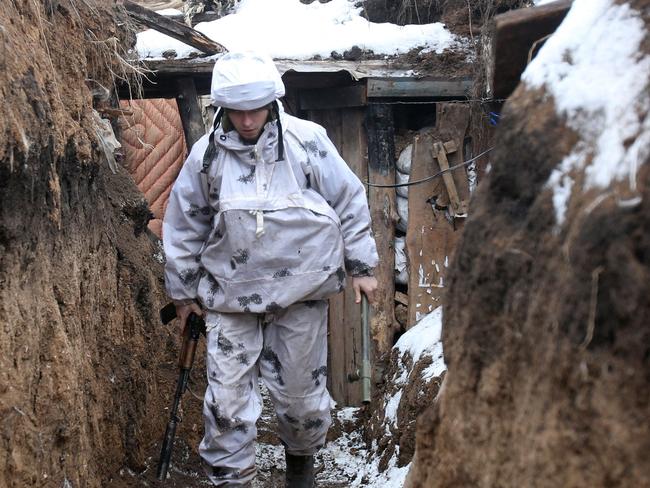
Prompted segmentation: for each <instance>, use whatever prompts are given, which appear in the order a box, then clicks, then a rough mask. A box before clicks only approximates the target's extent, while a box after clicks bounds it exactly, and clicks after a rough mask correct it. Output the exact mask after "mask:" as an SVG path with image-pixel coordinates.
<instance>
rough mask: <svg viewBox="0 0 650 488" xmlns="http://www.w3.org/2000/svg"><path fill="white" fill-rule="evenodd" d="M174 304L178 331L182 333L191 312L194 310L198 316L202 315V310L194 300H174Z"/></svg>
mask: <svg viewBox="0 0 650 488" xmlns="http://www.w3.org/2000/svg"><path fill="white" fill-rule="evenodd" d="M174 305H176V316H177V317H178V319H179V320H178V323H179V333H180V334H181V335H183V333H184V332H185V325H186V324H187V318H188V317H189V316H190V314H191V313H192V312H194V313H195V314H196V315H198V316H199V317H203V315H204V312H203V310H202V309H201V307H200V306H199V304H198V303H196V302H195V301H194V300H192V301H189V302H188V301H186V300H174Z"/></svg>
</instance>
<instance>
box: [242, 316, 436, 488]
mask: <svg viewBox="0 0 650 488" xmlns="http://www.w3.org/2000/svg"><path fill="white" fill-rule="evenodd" d="M441 332H442V308H441V307H438V308H437V309H435V310H434V311H433V312H431V313H429V314H428V315H426V316H424V317H423V318H422V320H420V321H419V322H418V323H417V324H416V325H415V326H414V327H412V328H411V329H409V330H408V331H407V332H406V333H404V334H403V335H402V336H401V337H400V339H399V341H398V342H397V344H395V346H394V349H397V350H398V351H399V357H402V356H403V355H404V354H406V353H407V352H408V353H409V354H410V355H411V357H412V358H413V362H412V365H414V364H415V363H416V362H417V361H418V360H419V359H422V358H423V357H425V356H430V357H431V358H432V360H433V361H432V363H431V365H430V366H429V367H428V368H427V369H425V370H424V371H422V378H423V379H425V380H429V379H433V378H434V377H439V376H440V375H441V374H442V373H443V372H444V371H445V370H446V366H445V362H444V359H443V357H442V342H441ZM412 370H413V368H412V367H411V368H410V369H407V368H405V367H404V366H403V364H402V363H401V362H400V369H399V370H398V372H397V373H396V377H397V379H396V380H395V383H396V384H398V385H399V386H401V387H404V386H406V384H407V383H408V382H409V376H410V375H411V373H412ZM260 389H261V392H262V397H263V398H264V409H263V411H262V416H261V419H260V422H259V424H258V429H259V431H260V432H262V431H264V430H266V431H274V430H275V425H276V420H275V413H274V412H273V409H272V407H271V403H270V400H269V397H268V390H267V389H266V388H265V387H264V386H263V384H260ZM398 396H399V397H401V391H400V392H399V393H398V395H395V396H394V397H393V398H396V397H398ZM391 401H394V400H388V401H387V404H390V403H391ZM398 404H399V398H398V399H397V403H396V404H395V405H394V408H393V410H390V408H391V407H390V406H387V407H386V420H387V422H388V423H391V424H393V425H395V423H396V420H397V419H396V412H397V405H398ZM359 410H360V409H358V408H338V409H335V410H334V411H333V412H332V416H333V417H334V423H335V424H338V426H339V427H340V429H337V430H340V431H341V435H340V436H339V437H338V438H337V439H335V440H333V441H330V442H328V443H327V444H326V445H325V447H324V448H323V449H322V450H321V451H320V452H319V453H318V455H317V458H316V469H317V471H318V474H317V477H316V479H317V482H318V486H323V487H326V488H333V487H341V488H343V487H346V488H347V487H349V488H355V487H366V488H399V487H401V486H403V484H404V480H405V479H406V475H407V474H408V471H409V468H410V464H409V465H407V466H403V467H397V465H396V464H397V454H395V455H394V456H393V457H392V458H391V459H390V460H389V462H388V468H387V469H386V470H385V471H383V472H379V461H380V456H378V455H377V454H376V451H377V441H373V444H372V446H371V448H370V449H368V448H367V447H366V444H365V442H364V440H363V438H362V432H361V430H360V429H359V426H358V422H357V417H358V415H359ZM389 410H390V415H389ZM386 435H392V434H391V432H390V429H387V430H386ZM265 437H268V436H265ZM256 462H257V468H258V475H257V478H256V480H255V482H254V484H253V486H254V487H255V488H262V487H267V486H270V485H269V483H270V482H271V481H273V480H274V479H275V480H276V481H277V478H274V477H273V476H274V474H273V473H274V472H275V474H276V475H277V476H279V477H280V478H282V476H283V472H284V448H283V447H282V445H280V444H270V443H264V442H259V443H258V445H257V461H256Z"/></svg>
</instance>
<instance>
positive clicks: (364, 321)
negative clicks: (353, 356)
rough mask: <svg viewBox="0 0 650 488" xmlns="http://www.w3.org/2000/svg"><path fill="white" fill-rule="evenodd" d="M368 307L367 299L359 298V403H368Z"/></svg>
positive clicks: (363, 296)
mask: <svg viewBox="0 0 650 488" xmlns="http://www.w3.org/2000/svg"><path fill="white" fill-rule="evenodd" d="M369 315H370V306H369V305H368V298H367V297H366V295H362V298H361V393H362V396H361V401H362V402H363V403H370V376H371V375H370V324H369V321H370V317H369Z"/></svg>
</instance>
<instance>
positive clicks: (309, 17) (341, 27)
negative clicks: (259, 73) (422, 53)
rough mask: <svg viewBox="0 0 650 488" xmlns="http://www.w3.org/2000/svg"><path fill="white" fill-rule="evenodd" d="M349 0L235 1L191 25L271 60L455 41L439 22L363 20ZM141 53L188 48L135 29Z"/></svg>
mask: <svg viewBox="0 0 650 488" xmlns="http://www.w3.org/2000/svg"><path fill="white" fill-rule="evenodd" d="M358 3H359V2H357V1H355V0H331V1H330V2H327V3H320V2H313V3H311V4H303V3H301V2H300V0H273V1H271V0H241V1H240V2H239V4H238V5H237V7H236V9H235V12H234V13H232V14H230V15H226V16H224V17H222V18H221V19H218V20H214V21H212V22H202V23H200V24H197V25H196V27H195V29H196V30H198V31H199V32H202V33H203V34H205V35H207V36H208V37H209V38H210V39H212V40H214V41H215V42H218V43H219V44H222V45H223V46H225V47H226V48H227V49H228V50H230V51H237V50H256V51H263V52H265V53H267V54H269V55H270V56H272V57H273V58H275V59H295V60H306V59H310V58H312V57H314V56H316V55H318V56H321V57H323V58H329V57H330V56H331V53H332V51H337V52H339V53H343V52H344V51H346V50H348V49H350V48H351V47H352V46H355V45H356V46H358V47H360V48H361V49H368V50H372V51H373V52H374V53H375V54H384V55H393V54H403V53H406V52H408V51H410V50H411V49H414V48H418V47H419V48H428V49H429V50H432V51H435V52H437V53H441V52H442V51H443V50H445V49H448V48H452V47H457V46H460V43H459V41H458V39H457V38H456V37H455V36H454V35H453V34H452V33H451V32H449V31H448V30H447V29H446V28H445V26H444V24H441V23H439V22H436V23H432V24H424V25H405V26H399V25H395V24H388V23H382V24H377V23H373V22H369V21H368V20H366V19H365V18H364V17H362V15H361V11H362V7H357V6H356V5H357V4H358ZM136 48H137V51H138V54H139V55H140V57H141V58H151V59H161V58H162V53H163V52H165V51H169V50H174V51H176V54H177V57H178V58H186V57H188V56H189V55H190V53H191V52H193V51H195V49H193V48H192V47H190V46H188V45H186V44H183V43H181V42H180V41H177V40H175V39H172V38H170V37H168V36H166V35H164V34H161V33H159V32H156V31H154V30H151V29H150V30H147V31H144V32H142V33H140V34H138V40H137V46H136Z"/></svg>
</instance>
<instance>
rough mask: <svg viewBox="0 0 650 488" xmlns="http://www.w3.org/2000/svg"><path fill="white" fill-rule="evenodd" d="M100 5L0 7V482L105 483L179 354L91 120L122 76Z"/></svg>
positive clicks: (157, 420) (155, 274)
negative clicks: (95, 105) (98, 101)
mask: <svg viewBox="0 0 650 488" xmlns="http://www.w3.org/2000/svg"><path fill="white" fill-rule="evenodd" d="M113 9H114V6H113V5H112V2H103V1H98V0H83V1H81V0H58V1H54V2H53V1H38V2H36V1H33V0H12V1H10V2H4V3H3V6H2V8H1V9H0V38H1V39H2V43H1V46H0V66H2V70H1V71H0V94H1V95H2V99H3V106H4V110H3V113H4V115H3V117H1V118H0V133H2V134H3V139H2V142H0V327H1V329H0V375H1V378H2V379H1V381H0V412H1V416H2V422H1V428H0V446H1V450H2V452H3V453H4V455H3V456H0V486H5V487H25V486H38V487H49V486H56V487H61V486H73V487H78V486H85V487H99V486H105V485H106V482H107V481H108V479H109V478H110V477H111V475H112V473H115V472H117V471H118V470H119V469H120V467H123V466H126V467H130V468H131V469H134V470H138V469H141V467H142V465H143V459H144V456H145V451H146V449H147V448H148V446H147V445H146V442H147V440H150V439H152V438H157V437H158V436H159V435H161V432H162V431H163V430H164V423H165V421H166V419H165V418H164V416H163V415H161V413H162V412H164V411H165V407H167V406H168V402H169V401H170V398H171V393H172V389H173V387H174V380H175V354H176V352H175V351H176V350H177V348H176V345H175V336H174V335H173V334H172V333H171V332H170V331H168V330H165V329H164V328H163V327H162V326H161V325H160V324H159V319H158V314H157V310H158V309H159V308H160V307H161V305H163V304H164V296H163V293H162V281H161V280H162V266H161V264H160V259H161V256H160V254H161V253H160V249H159V247H158V246H157V245H156V243H155V242H154V241H152V240H151V239H150V238H149V237H148V236H147V233H146V231H145V227H146V221H147V218H148V209H147V206H146V203H145V201H144V199H143V197H142V195H141V194H140V192H139V191H138V190H137V188H136V187H135V185H134V183H133V181H132V180H131V178H130V177H129V176H128V175H126V174H125V172H124V171H123V170H121V169H118V172H117V173H116V174H114V173H112V172H111V171H110V170H109V169H108V163H107V161H106V160H105V159H104V158H103V157H102V156H100V152H99V149H98V139H97V136H96V133H95V124H94V123H93V121H92V116H91V113H92V102H93V97H92V90H95V89H97V88H101V87H109V88H110V87H112V83H113V81H112V80H113V74H124V72H125V65H124V63H123V62H121V61H119V58H118V57H117V54H121V55H122V56H124V47H123V46H124V45H125V44H124V41H125V34H124V33H123V32H121V31H119V30H118V28H117V27H116V26H118V25H120V23H119V22H118V21H117V20H116V18H115V12H114V10H113ZM100 91H106V90H104V89H103V88H102V89H101V90H100ZM155 255H158V260H156V259H155V257H154V256H155ZM192 424H193V423H192V422H191V421H188V422H186V425H185V426H182V429H191V426H192Z"/></svg>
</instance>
